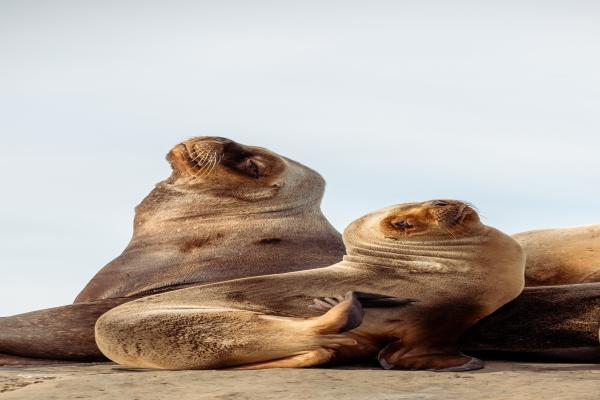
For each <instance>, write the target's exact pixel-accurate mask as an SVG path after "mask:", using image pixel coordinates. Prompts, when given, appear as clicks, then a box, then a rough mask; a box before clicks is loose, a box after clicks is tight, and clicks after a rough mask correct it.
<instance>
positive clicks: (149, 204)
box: [0, 137, 344, 364]
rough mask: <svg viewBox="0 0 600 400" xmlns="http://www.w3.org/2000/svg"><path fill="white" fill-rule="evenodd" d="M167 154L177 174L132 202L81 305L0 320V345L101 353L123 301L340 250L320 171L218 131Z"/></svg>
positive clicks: (73, 355) (321, 258) (19, 350)
mask: <svg viewBox="0 0 600 400" xmlns="http://www.w3.org/2000/svg"><path fill="white" fill-rule="evenodd" d="M167 159H168V161H169V162H170V164H171V166H172V169H173V171H172V174H171V176H170V177H169V178H168V179H167V180H165V181H163V182H160V183H158V185H156V187H155V189H154V190H152V192H151V193H150V194H149V195H148V196H147V197H146V198H145V199H144V200H143V201H142V203H141V204H140V205H138V206H137V207H136V213H135V220H134V232H133V238H132V239H131V242H130V243H129V245H128V246H127V248H126V249H125V250H124V251H123V253H122V254H121V255H120V256H119V257H117V258H116V259H115V260H113V261H111V262H110V263H109V264H108V265H106V266H105V267H104V268H102V269H101V270H100V272H98V273H97V274H96V276H95V277H94V278H93V279H92V280H91V281H90V282H89V283H88V284H87V286H86V287H85V288H84V289H83V290H82V292H81V293H79V295H78V296H77V298H76V300H75V304H73V305H70V306H64V307H57V308H52V309H46V310H40V311H35V312H31V313H27V314H21V315H17V316H13V317H7V318H0V353H2V354H7V355H12V356H21V357H31V358H54V359H70V360H94V359H98V358H103V356H102V354H101V353H100V351H99V350H98V349H97V347H96V345H95V342H94V331H93V327H94V323H95V321H96V319H97V318H98V317H99V316H100V315H102V314H103V313H104V312H106V311H108V310H109V309H110V308H112V307H114V306H116V305H118V304H121V303H124V302H127V301H130V300H132V299H135V298H138V297H141V296H144V295H148V294H152V293H159V292H164V291H168V290H173V289H177V288H182V287H186V286H190V285H198V284H205V283H210V282H219V281H224V280H228V279H234V278H240V277H247V276H255V275H264V274H275V273H281V272H288V271H297V270H303V269H311V268H317V267H323V266H327V265H330V264H332V263H334V262H337V261H339V260H340V259H341V258H342V255H343V254H344V246H343V243H342V239H341V235H340V234H339V233H338V232H337V231H336V230H335V229H334V228H333V227H332V226H331V224H330V223H329V222H328V221H327V219H325V217H324V216H323V215H322V213H321V210H320V202H321V198H322V195H323V191H324V185H325V182H324V180H323V178H321V176H320V175H319V174H318V173H316V172H315V171H313V170H311V169H309V168H307V167H305V166H303V165H301V164H300V163H298V162H296V161H293V160H290V159H288V158H285V157H282V156H279V155H277V154H275V153H273V152H271V151H269V150H266V149H264V148H260V147H251V146H244V145H241V144H238V143H236V142H234V141H232V140H229V139H225V138H220V137H197V138H193V139H190V140H187V141H185V142H183V143H180V144H178V145H176V146H175V147H174V148H173V149H172V150H171V151H170V152H169V154H168V155H167ZM9 358H10V360H9ZM14 359H15V358H14V357H6V358H5V362H14ZM2 363H3V359H2V355H1V354H0V364H2Z"/></svg>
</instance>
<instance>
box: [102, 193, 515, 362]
mask: <svg viewBox="0 0 600 400" xmlns="http://www.w3.org/2000/svg"><path fill="white" fill-rule="evenodd" d="M344 242H345V244H346V249H347V252H348V254H347V256H345V257H344V260H343V261H341V262H339V263H337V264H334V265H331V266H329V267H326V268H319V269H314V270H310V271H300V272H292V273H286V274H280V275H268V276H261V277H254V278H246V279H239V280H234V281H229V282H222V283H217V284H212V285H204V286H199V287H193V288H187V289H182V290H177V291H173V292H170V293H165V294H160V295H155V296H149V297H146V298H143V299H140V300H137V301H134V302H131V303H128V304H125V305H122V306H119V307H117V308H115V309H113V310H111V311H110V312H108V313H106V314H104V315H103V316H102V317H101V318H100V319H99V320H98V322H97V324H96V341H97V343H98V346H99V347H100V349H101V350H102V351H103V353H104V354H106V356H107V357H109V358H110V359H112V360H114V361H116V362H119V363H122V364H125V365H129V366H134V367H152V368H175V369H207V368H226V367H238V368H274V367H307V366H313V365H319V364H323V363H327V362H338V363H339V362H345V361H348V360H355V359H359V358H363V357H371V356H375V355H378V357H379V361H380V363H381V365H382V366H383V367H385V368H402V369H438V370H444V369H447V370H448V369H449V370H460V369H474V368H478V367H480V366H481V364H480V362H479V361H478V360H473V359H471V358H469V357H466V356H463V355H461V354H460V353H459V352H458V350H457V348H456V340H457V339H458V337H459V336H460V335H461V334H462V333H463V332H464V331H465V330H466V329H467V328H468V327H469V326H471V325H472V324H474V323H475V322H476V321H478V320H479V319H480V318H482V317H484V316H486V315H488V314H490V313H492V312H493V311H494V310H496V309H497V308H498V307H500V306H502V305H503V304H505V303H506V302H508V301H510V300H511V299H513V298H514V297H516V296H517V295H518V294H519V293H520V291H521V290H522V288H523V267H524V262H525V261H524V255H523V252H522V250H521V248H520V246H519V245H518V244H517V243H516V242H515V241H514V240H512V239H511V238H510V237H508V236H506V235H504V234H503V233H501V232H499V231H498V230H496V229H494V228H491V227H487V226H485V225H483V224H481V223H480V221H479V218H478V215H477V213H476V212H475V211H474V210H473V209H472V208H471V207H469V206H468V205H467V204H465V203H462V202H458V201H452V200H443V201H442V200H437V201H432V202H423V203H410V204H403V205H398V206H392V207H388V208H385V209H382V210H379V211H376V212H373V213H371V214H368V215H366V216H364V217H362V218H360V219H358V220H356V221H355V222H353V223H352V224H350V225H349V226H348V228H347V229H346V230H345V232H344ZM344 293H347V294H346V295H345V296H344V297H343V298H341V297H339V295H344ZM336 298H337V299H336ZM313 299H315V300H314V301H315V303H316V306H317V307H312V308H311V307H309V305H310V304H312V302H313ZM411 299H412V300H411ZM327 303H329V305H330V306H331V307H330V308H329V309H328V307H323V305H326V304H327ZM323 311H327V312H326V313H325V314H324V315H321V314H322V313H323Z"/></svg>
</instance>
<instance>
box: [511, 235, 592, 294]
mask: <svg viewBox="0 0 600 400" xmlns="http://www.w3.org/2000/svg"><path fill="white" fill-rule="evenodd" d="M513 238H514V239H515V240H516V241H517V242H519V243H520V244H521V246H522V247H523V249H524V250H525V253H526V254H527V263H526V267H525V285H526V286H547V285H569V284H573V283H589V282H600V224H598V225H587V226H578V227H574V228H555V229H541V230H535V231H529V232H522V233H518V234H516V235H513Z"/></svg>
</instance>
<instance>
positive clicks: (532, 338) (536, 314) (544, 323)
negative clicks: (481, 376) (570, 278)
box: [460, 283, 600, 363]
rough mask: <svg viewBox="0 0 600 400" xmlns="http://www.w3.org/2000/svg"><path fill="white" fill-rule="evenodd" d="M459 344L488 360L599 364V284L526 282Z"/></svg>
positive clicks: (466, 350) (462, 347) (473, 328)
mask: <svg viewBox="0 0 600 400" xmlns="http://www.w3.org/2000/svg"><path fill="white" fill-rule="evenodd" d="M460 347H461V349H463V350H464V351H465V352H467V353H469V354H474V355H477V356H482V357H484V358H485V359H490V358H491V359H513V360H514V359H517V360H527V361H554V362H556V361H561V362H572V363H583V362H593V363H600V283H580V284H575V285H557V286H538V287H529V288H527V287H526V288H525V289H524V290H523V293H521V295H519V297H517V298H516V299H515V300H513V301H511V302H510V303H508V304H506V305H504V306H503V307H501V308H500V309H499V310H498V311H496V312H494V313H493V314H491V315H489V316H487V317H485V318H483V319H482V320H481V321H479V322H478V323H477V324H476V325H475V326H473V327H472V328H471V329H469V330H468V331H467V333H466V334H465V335H464V336H463V337H462V338H461V346H460Z"/></svg>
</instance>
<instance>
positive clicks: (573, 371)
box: [0, 362, 600, 400]
mask: <svg viewBox="0 0 600 400" xmlns="http://www.w3.org/2000/svg"><path fill="white" fill-rule="evenodd" d="M599 394H600V365H585V364H533V363H512V362H511V363H508V362H488V363H487V367H486V368H485V369H483V370H480V371H475V372H461V373H435V372H406V371H384V370H381V369H376V368H370V367H366V368H347V369H273V370H262V371H153V370H129V369H124V368H122V367H119V366H117V365H116V364H111V363H96V364H62V365H53V366H39V367H38V366H27V367H14V366H10V367H0V399H2V400H4V399H6V400H8V399H140V400H141V399H144V400H151V399H177V400H186V399H278V400H281V399H335V400H340V399H369V400H378V399H444V400H451V399H461V400H468V399H477V400H482V399H502V400H506V399H519V400H526V399H553V400H559V399H579V400H582V399H590V400H592V399H593V400H597V399H599V398H600V397H599Z"/></svg>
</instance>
